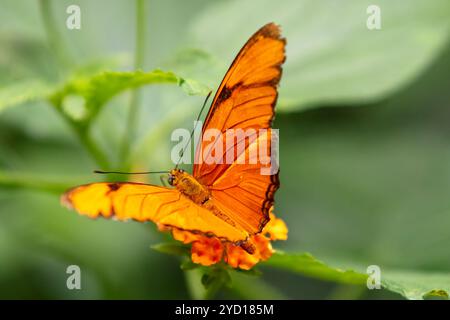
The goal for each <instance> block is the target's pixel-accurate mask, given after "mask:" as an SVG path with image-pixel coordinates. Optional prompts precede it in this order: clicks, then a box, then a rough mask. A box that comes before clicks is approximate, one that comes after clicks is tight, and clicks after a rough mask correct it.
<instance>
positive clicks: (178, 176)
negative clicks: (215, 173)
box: [169, 169, 210, 205]
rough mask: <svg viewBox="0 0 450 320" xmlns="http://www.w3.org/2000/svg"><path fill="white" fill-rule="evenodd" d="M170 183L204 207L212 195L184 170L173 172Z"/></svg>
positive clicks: (170, 175) (171, 172)
mask: <svg viewBox="0 0 450 320" xmlns="http://www.w3.org/2000/svg"><path fill="white" fill-rule="evenodd" d="M169 183H170V184H171V185H172V186H174V187H175V188H177V189H178V190H180V192H181V193H182V194H184V195H185V196H187V197H188V198H189V199H191V200H192V201H193V202H195V203H197V204H200V205H203V204H204V203H205V202H207V201H208V200H209V197H210V193H209V191H208V189H207V188H206V187H205V186H203V185H202V184H201V183H200V182H198V181H197V179H195V178H194V177H193V176H191V175H190V174H189V173H187V172H185V171H184V170H181V169H173V170H171V171H170V174H169Z"/></svg>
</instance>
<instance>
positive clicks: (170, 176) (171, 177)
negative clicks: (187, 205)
mask: <svg viewBox="0 0 450 320" xmlns="http://www.w3.org/2000/svg"><path fill="white" fill-rule="evenodd" d="M173 179H174V177H173V176H172V175H169V178H168V179H167V181H168V182H169V184H170V185H171V186H173Z"/></svg>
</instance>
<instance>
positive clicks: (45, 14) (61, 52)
mask: <svg viewBox="0 0 450 320" xmlns="http://www.w3.org/2000/svg"><path fill="white" fill-rule="evenodd" d="M39 3H40V8H41V15H42V22H43V24H44V28H45V32H46V34H47V38H48V42H49V46H50V48H51V50H53V51H54V52H55V55H56V57H57V59H58V61H59V65H60V71H61V72H62V73H64V70H65V69H67V68H68V67H69V66H71V65H72V60H71V58H70V57H69V55H68V53H67V51H66V49H65V47H64V44H63V41H62V39H61V36H60V33H59V32H58V28H57V27H56V21H55V18H54V16H53V13H52V8H51V1H50V0H40V2H39Z"/></svg>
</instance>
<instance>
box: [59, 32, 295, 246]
mask: <svg viewBox="0 0 450 320" xmlns="http://www.w3.org/2000/svg"><path fill="white" fill-rule="evenodd" d="M285 45H286V40H285V39H284V38H282V37H281V32H280V28H279V27H278V26H277V25H275V24H274V23H269V24H266V25H265V26H263V27H262V28H261V29H259V30H258V31H257V32H256V33H255V34H254V35H253V36H252V37H250V39H249V40H248V41H247V43H246V44H245V45H244V46H243V48H242V49H241V50H240V51H239V53H238V54H237V56H236V58H235V59H234V61H233V63H232V64H231V66H230V68H229V69H228V71H227V72H226V74H225V77H224V78H223V80H222V82H221V84H220V86H219V88H218V90H217V92H216V94H215V97H214V99H213V102H212V104H211V107H210V109H209V112H208V114H207V116H206V118H205V121H204V123H203V126H202V133H204V132H206V131H207V130H208V129H216V130H220V131H219V132H220V135H222V136H224V137H225V135H226V132H227V131H228V130H229V129H243V130H247V129H254V130H259V129H263V130H264V129H266V130H265V132H264V133H263V134H259V135H253V136H252V138H251V139H250V137H248V139H247V140H246V142H245V148H242V150H236V152H235V153H233V155H232V158H231V161H217V162H211V161H206V159H208V157H212V156H213V157H215V158H217V157H219V159H220V158H225V152H224V153H223V154H219V155H217V154H214V155H213V154H212V153H213V150H212V149H213V148H211V147H210V146H211V143H209V142H207V141H204V140H202V141H200V143H199V144H198V146H197V150H196V152H195V161H194V165H193V172H192V174H189V173H187V172H186V171H184V170H182V169H179V168H177V167H176V168H175V169H173V170H171V171H170V172H169V176H168V182H169V184H170V185H171V187H163V186H158V185H151V184H143V183H133V182H102V183H92V184H86V185H81V186H78V187H75V188H72V189H70V190H68V191H67V192H66V193H64V194H63V196H62V197H61V201H62V203H63V204H64V205H66V206H68V207H69V208H72V209H74V210H76V211H77V212H79V213H80V214H83V215H86V216H88V217H90V218H97V217H103V218H114V219H117V220H128V219H134V220H137V221H140V222H144V221H153V222H155V223H157V224H158V225H159V226H165V227H168V228H176V229H178V230H182V231H188V232H192V233H194V234H202V235H206V236H211V237H217V238H218V239H220V240H222V241H227V242H231V243H233V244H235V245H238V246H241V247H242V248H243V249H244V250H246V251H247V252H248V253H250V254H251V253H253V252H254V250H255V248H254V247H253V245H251V244H250V243H249V242H248V241H247V240H248V239H249V237H251V236H252V235H255V234H258V233H260V232H261V231H262V230H263V228H264V226H265V225H266V224H267V222H268V221H269V219H270V217H269V210H270V208H271V207H272V206H273V204H274V195H275V192H276V191H277V189H278V188H279V185H280V184H279V179H278V168H277V170H276V172H274V173H273V174H270V175H263V174H261V169H263V168H264V167H265V166H267V164H266V163H262V161H260V162H249V161H247V162H249V163H244V164H242V161H239V160H242V159H244V158H246V157H247V158H250V157H252V154H253V153H252V151H255V149H256V148H258V146H259V145H265V146H266V147H267V149H266V151H268V152H269V153H270V152H271V144H272V135H273V134H272V131H271V127H272V121H273V119H274V115H275V104H276V101H277V96H278V92H277V87H278V84H279V81H280V78H281V74H282V68H281V66H282V64H283V62H284V61H285ZM218 141H219V140H218ZM225 141H226V139H223V140H222V142H221V143H223V146H224V147H225V146H226V144H225ZM236 144H237V142H236ZM234 146H236V145H234ZM235 149H237V148H235ZM216 150H217V149H216ZM216 153H217V151H216ZM227 156H228V153H227ZM228 160H229V159H228Z"/></svg>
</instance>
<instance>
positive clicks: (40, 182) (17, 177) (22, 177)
mask: <svg viewBox="0 0 450 320" xmlns="http://www.w3.org/2000/svg"><path fill="white" fill-rule="evenodd" d="M70 180H72V181H73V182H72V183H70V182H67V179H59V180H56V179H48V177H46V178H43V177H38V176H33V175H28V174H23V173H21V174H14V173H4V172H0V187H7V188H27V189H35V190H40V191H47V192H52V193H58V194H59V193H61V192H63V191H65V190H67V189H68V188H69V187H70V186H72V185H75V184H77V181H78V179H70ZM61 181H65V182H61Z"/></svg>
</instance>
